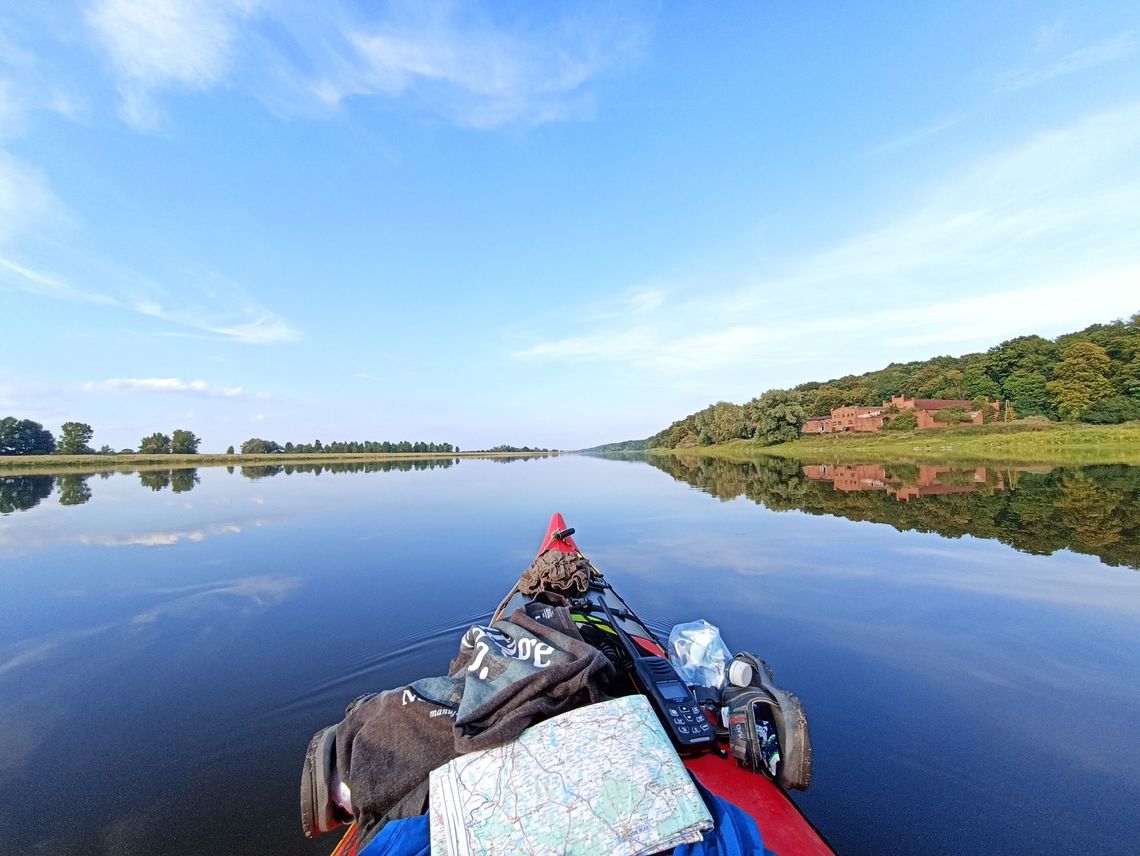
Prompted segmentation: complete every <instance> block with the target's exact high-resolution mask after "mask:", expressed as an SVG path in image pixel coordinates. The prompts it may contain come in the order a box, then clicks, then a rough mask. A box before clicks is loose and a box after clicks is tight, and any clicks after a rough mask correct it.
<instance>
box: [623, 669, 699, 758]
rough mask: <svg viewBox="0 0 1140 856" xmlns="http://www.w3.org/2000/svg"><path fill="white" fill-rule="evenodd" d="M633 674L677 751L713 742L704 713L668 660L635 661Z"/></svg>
mask: <svg viewBox="0 0 1140 856" xmlns="http://www.w3.org/2000/svg"><path fill="white" fill-rule="evenodd" d="M633 671H634V674H635V675H636V677H637V683H638V684H639V685H640V686H641V688H642V690H643V691H644V693H645V694H646V695H647V696H648V697H649V701H650V703H651V704H652V705H653V707H654V709H656V711H657V715H658V717H659V718H660V719H661V721H662V722H663V723H664V724H665V730H666V731H668V732H669V736H670V737H671V738H672V739H673V743H674V744H675V745H676V746H677V748H678V749H689V748H696V747H700V746H702V745H703V744H706V743H712V742H713V741H714V737H715V734H714V732H713V729H712V726H711V725H710V724H709V721H708V720H707V719H706V718H705V714H704V711H703V710H701V706H700V705H699V704H697V699H696V697H695V696H694V695H693V693H692V691H690V690H689V688H688V687H687V686H686V685H685V682H684V681H683V680H681V677H680V675H678V674H677V671H676V670H675V669H674V668H673V665H672V664H671V663H670V662H669V661H668V660H666V659H665V658H664V657H637V658H635V659H634V661H633Z"/></svg>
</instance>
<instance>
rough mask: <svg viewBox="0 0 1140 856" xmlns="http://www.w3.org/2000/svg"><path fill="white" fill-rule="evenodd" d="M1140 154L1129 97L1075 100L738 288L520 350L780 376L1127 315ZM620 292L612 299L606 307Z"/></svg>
mask: <svg viewBox="0 0 1140 856" xmlns="http://www.w3.org/2000/svg"><path fill="white" fill-rule="evenodd" d="M1138 159H1140V104H1136V105H1128V106H1125V107H1122V108H1119V109H1117V110H1113V111H1108V112H1105V113H1100V114H1095V115H1091V116H1086V117H1084V118H1082V119H1080V120H1078V121H1075V122H1073V123H1071V124H1070V125H1068V126H1065V127H1061V128H1057V129H1053V130H1050V131H1048V132H1044V133H1039V134H1035V135H1033V136H1031V137H1029V138H1027V139H1025V140H1023V141H1022V142H1021V143H1019V144H1018V145H1014V146H1011V147H1010V148H1008V149H1006V150H1004V151H999V152H997V153H994V154H991V155H988V156H985V157H982V158H978V159H976V160H975V161H974V162H973V163H969V164H967V165H965V166H964V167H963V168H960V169H958V170H955V171H954V172H953V173H952V174H949V175H945V176H942V177H940V178H938V179H937V180H935V181H932V182H930V183H929V185H928V189H927V190H926V191H925V193H921V194H920V200H921V201H920V203H919V204H918V205H916V206H914V207H913V208H912V210H910V211H907V212H906V213H905V214H903V215H902V216H899V217H898V218H896V219H895V220H893V221H892V222H888V223H887V224H885V225H883V226H881V227H879V228H876V229H870V230H867V231H864V232H863V233H861V234H857V235H856V236H854V237H852V238H849V239H847V240H843V241H840V242H838V243H837V244H835V245H834V246H832V247H831V248H827V249H824V250H822V251H819V252H816V253H813V254H809V255H805V256H802V257H800V258H793V259H788V260H786V261H784V262H783V264H782V265H781V264H780V262H779V260H775V259H773V260H769V262H768V264H767V267H768V268H769V269H771V270H778V269H779V267H783V272H782V273H775V274H772V275H768V276H765V277H762V278H757V281H756V282H755V284H753V285H751V286H749V287H747V288H744V289H735V290H732V291H727V292H726V291H720V292H718V291H716V290H715V289H714V288H712V287H709V286H708V284H705V287H704V288H700V289H697V288H694V289H692V290H691V291H690V294H689V295H688V296H687V297H686V296H682V295H679V294H673V295H671V298H670V304H669V311H668V312H667V313H658V314H656V315H643V316H627V317H626V318H624V319H622V320H616V318H615V320H614V321H612V322H610V323H607V324H597V323H592V324H591V329H590V331H589V332H585V333H581V334H579V333H577V332H575V331H570V335H567V336H566V337H564V338H562V339H556V340H544V341H542V342H539V343H536V344H533V345H531V346H529V347H521V348H518V349H517V350H516V352H515V356H516V357H517V358H519V359H522V360H528V361H592V362H609V363H614V364H626V365H632V366H636V367H638V368H643V369H650V370H654V371H660V372H670V373H673V374H676V375H690V376H691V375H694V374H698V373H701V372H709V371H714V370H715V371H717V372H718V373H719V374H718V377H719V376H722V375H727V374H731V373H732V372H733V371H735V372H736V373H737V374H738V375H739V376H740V377H741V378H746V377H747V378H755V377H756V376H757V374H759V375H761V379H760V380H755V379H753V380H751V381H749V383H750V384H751V386H757V385H760V386H762V385H763V383H764V380H763V375H768V376H771V374H772V373H774V372H780V371H782V372H784V373H785V376H784V377H783V378H781V382H790V383H795V382H800V381H803V380H808V379H809V378H807V377H803V376H797V375H792V374H791V372H792V371H794V370H795V369H794V366H795V364H796V363H800V364H803V363H804V362H805V361H810V360H816V361H821V360H822V361H823V362H825V363H826V364H827V365H829V366H833V367H834V368H838V369H843V368H846V369H847V370H850V369H851V368H853V366H851V354H852V353H853V349H858V351H859V353H865V352H867V351H868V346H870V347H871V349H879V350H880V352H881V353H883V354H884V355H885V356H886V358H887V359H892V358H901V357H902V356H903V353H912V354H914V358H918V357H919V356H923V355H925V356H929V355H930V354H929V351H921V350H920V349H922V348H934V347H937V348H940V349H941V348H949V349H958V350H959V352H960V351H962V350H966V349H972V348H976V347H984V346H988V345H990V344H996V343H997V341H1000V340H1001V339H1004V338H1008V336H1010V335H1016V334H1017V333H1021V332H1048V331H1050V330H1052V331H1054V332H1063V331H1066V330H1070V329H1076V328H1077V327H1079V326H1082V325H1085V324H1089V323H1093V322H1096V321H1106V320H1109V319H1111V318H1114V317H1120V316H1122V315H1128V314H1131V313H1132V312H1134V311H1136V309H1138V308H1140V300H1138V298H1137V297H1136V295H1137V294H1140V290H1138V289H1137V283H1138V282H1140V244H1137V243H1136V240H1135V232H1136V224H1137V223H1140V174H1138V173H1136V171H1135V169H1134V164H1135V163H1136V162H1137V160H1138ZM1078 295H1079V297H1078ZM628 301H629V297H628V295H626V296H623V297H621V298H618V299H616V300H615V301H614V310H615V313H614V314H615V316H617V315H620V314H621V313H620V309H621V308H622V307H624V306H626V305H627V304H628ZM805 306H811V307H814V309H812V310H811V311H805ZM900 352H903V353H900ZM908 358H909V357H908ZM871 367H873V366H868V368H871ZM825 371H826V370H825ZM738 385H743V384H738Z"/></svg>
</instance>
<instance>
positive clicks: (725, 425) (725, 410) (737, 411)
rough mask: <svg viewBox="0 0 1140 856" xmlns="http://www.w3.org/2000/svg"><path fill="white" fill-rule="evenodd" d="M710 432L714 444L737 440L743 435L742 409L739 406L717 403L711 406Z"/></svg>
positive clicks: (724, 402)
mask: <svg viewBox="0 0 1140 856" xmlns="http://www.w3.org/2000/svg"><path fill="white" fill-rule="evenodd" d="M711 430H712V436H713V441H714V442H717V443H727V442H729V441H730V440H739V439H740V438H741V437H743V436H744V435H745V422H744V408H742V407H741V406H740V405H739V404H731V403H730V402H727V401H718V402H717V403H716V404H714V405H713V412H712V425H711Z"/></svg>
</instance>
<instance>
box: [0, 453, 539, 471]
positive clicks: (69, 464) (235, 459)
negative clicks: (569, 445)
mask: <svg viewBox="0 0 1140 856" xmlns="http://www.w3.org/2000/svg"><path fill="white" fill-rule="evenodd" d="M559 454H562V453H561V452H449V453H447V454H439V453H436V454H423V453H417V452H410V453H405V452H398V453H387V454H384V453H376V454H367V453H359V454H350V455H329V454H311V455H287V454H272V455H144V454H137V455H10V456H2V457H0V475H11V476H16V475H35V474H44V475H50V474H52V473H93V472H106V471H118V470H127V471H131V472H138V471H142V470H177V469H184V468H188V467H269V466H286V465H289V464H294V465H297V464H300V465H316V464H325V465H329V464H368V463H381V462H384V461H442V460H454V459H456V458H498V459H503V458H546V457H552V456H555V455H559Z"/></svg>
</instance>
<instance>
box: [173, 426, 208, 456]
mask: <svg viewBox="0 0 1140 856" xmlns="http://www.w3.org/2000/svg"><path fill="white" fill-rule="evenodd" d="M201 442H202V441H201V440H200V439H198V436H197V435H196V434H195V433H194V432H193V431H186V430H184V429H181V428H179V429H178V430H177V431H175V432H174V434H173V436H172V437H171V438H170V451H172V452H173V453H174V454H176V455H196V454H198V444H199V443H201Z"/></svg>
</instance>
